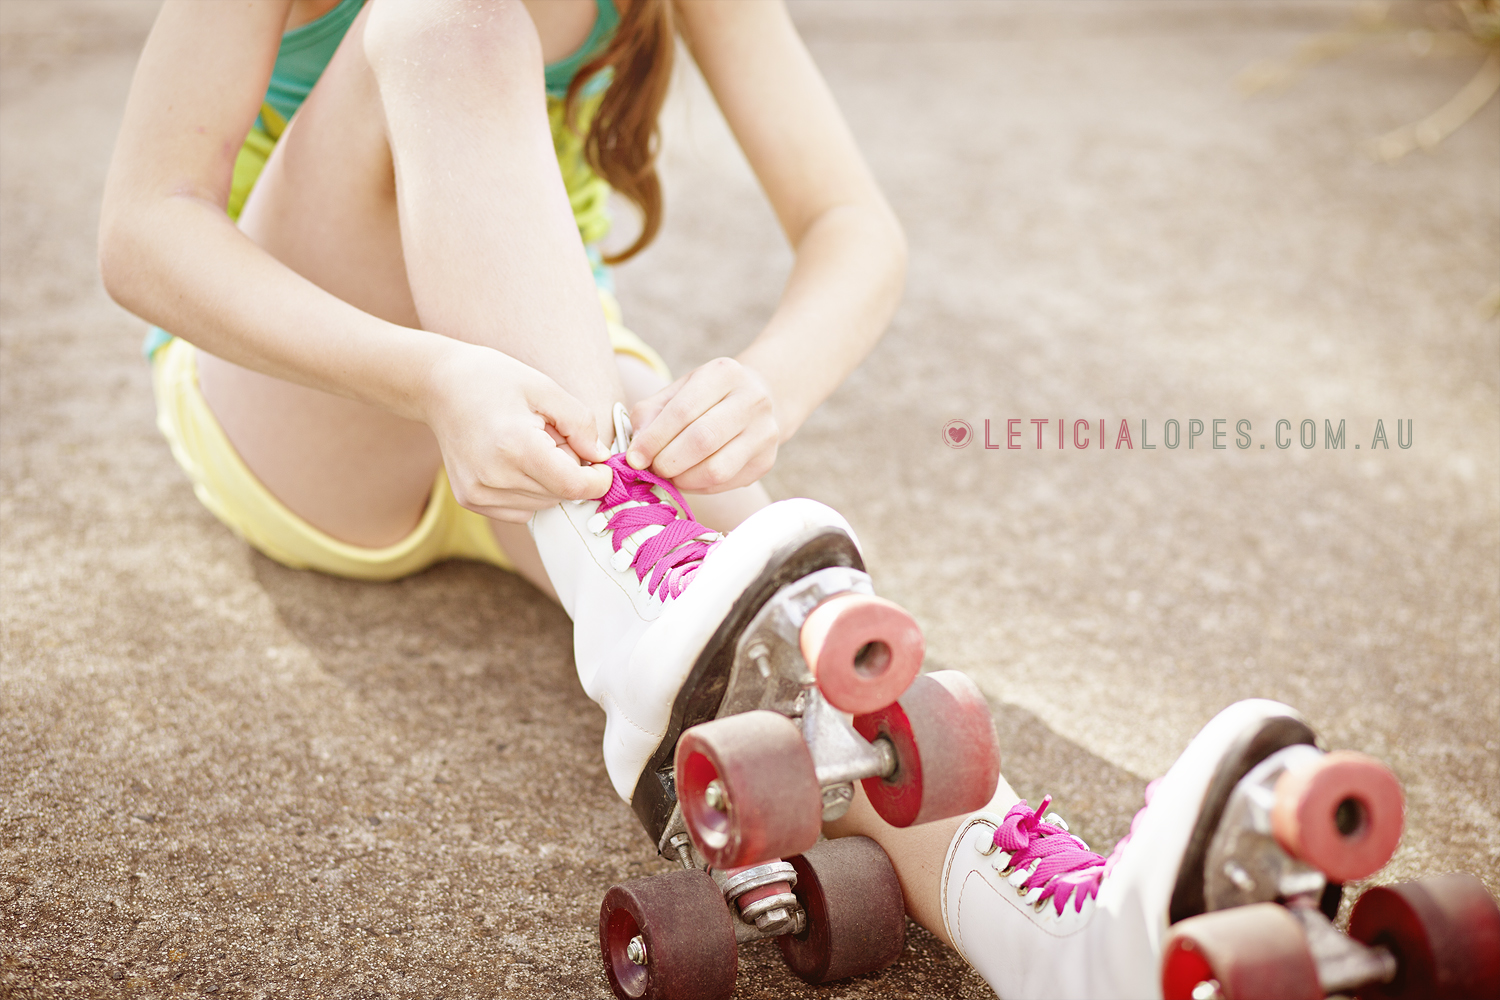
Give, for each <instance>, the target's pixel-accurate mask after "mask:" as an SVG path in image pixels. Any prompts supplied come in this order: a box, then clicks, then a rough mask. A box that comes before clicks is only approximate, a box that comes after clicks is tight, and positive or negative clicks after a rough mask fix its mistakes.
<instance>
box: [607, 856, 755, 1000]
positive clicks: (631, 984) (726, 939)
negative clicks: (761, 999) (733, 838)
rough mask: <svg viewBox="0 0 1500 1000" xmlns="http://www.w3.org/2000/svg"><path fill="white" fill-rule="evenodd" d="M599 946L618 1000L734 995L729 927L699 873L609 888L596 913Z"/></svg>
mask: <svg viewBox="0 0 1500 1000" xmlns="http://www.w3.org/2000/svg"><path fill="white" fill-rule="evenodd" d="M599 948H600V950H601V951H602V952H603V955H604V973H605V975H606V976H607V977H608V978H609V988H610V989H612V990H614V993H615V996H617V997H619V998H620V1000H728V997H729V996H730V994H732V993H733V992H734V975H735V970H736V965H737V963H738V955H737V947H736V945H735V940H734V924H733V923H732V922H731V919H730V916H729V907H727V906H726V905H724V896H723V894H722V893H720V892H719V887H718V886H717V885H715V884H714V880H713V879H712V878H711V877H710V876H709V874H708V873H707V872H701V871H696V870H694V871H677V872H668V873H667V874H665V875H653V876H652V877H650V878H641V879H635V880H633V881H630V882H626V883H624V884H622V885H616V886H612V887H611V888H610V890H609V892H608V893H606V894H605V896H604V905H603V906H602V907H600V909H599Z"/></svg>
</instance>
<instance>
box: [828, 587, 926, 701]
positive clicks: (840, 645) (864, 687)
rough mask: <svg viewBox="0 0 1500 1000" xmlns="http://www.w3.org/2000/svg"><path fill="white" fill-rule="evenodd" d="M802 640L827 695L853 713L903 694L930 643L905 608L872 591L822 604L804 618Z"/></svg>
mask: <svg viewBox="0 0 1500 1000" xmlns="http://www.w3.org/2000/svg"><path fill="white" fill-rule="evenodd" d="M801 645H802V658H803V659H804V660H806V661H807V665H808V667H810V668H811V669H812V672H813V675H814V676H816V677H817V678H818V690H820V691H822V692H823V697H824V698H827V699H828V703H829V704H830V705H832V706H833V707H834V708H837V709H839V710H840V711H844V712H853V713H855V714H859V713H861V712H873V711H875V710H876V709H877V708H884V707H885V706H887V705H889V704H890V703H891V702H893V701H895V700H896V699H897V698H899V697H901V692H902V691H905V690H906V688H907V686H908V685H909V684H911V680H912V678H913V677H915V676H917V672H918V671H920V670H921V669H922V657H923V656H924V655H925V653H926V649H927V644H926V642H925V640H923V638H922V630H921V629H920V628H918V627H917V623H916V621H915V620H914V619H913V618H912V616H911V615H910V614H909V613H908V612H907V611H906V609H905V608H903V607H901V606H900V605H898V604H893V603H891V602H890V601H887V600H886V599H885V598H883V597H875V596H873V595H871V594H839V595H838V596H836V597H830V598H829V599H828V600H826V601H824V602H823V603H822V604H819V605H818V606H817V607H816V608H814V609H813V612H812V614H810V615H808V616H807V620H806V621H805V622H803V623H802V632H801Z"/></svg>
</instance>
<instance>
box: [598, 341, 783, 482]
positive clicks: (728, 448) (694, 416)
mask: <svg viewBox="0 0 1500 1000" xmlns="http://www.w3.org/2000/svg"><path fill="white" fill-rule="evenodd" d="M630 422H631V423H632V424H633V425H634V426H635V428H636V433H635V438H634V439H633V440H632V441H631V443H630V450H629V451H628V452H626V458H627V460H628V461H629V462H630V464H631V466H633V467H634V468H637V469H644V468H646V467H648V466H649V467H650V469H651V471H652V472H654V473H656V474H657V475H658V476H661V477H662V478H664V479H670V480H672V482H673V484H674V485H676V487H677V488H678V489H680V490H688V491H691V492H694V493H722V492H724V491H725V490H732V489H735V488H736V487H739V486H749V485H750V484H751V483H753V482H755V481H756V480H758V479H759V478H760V477H761V476H763V475H765V474H766V472H767V471H768V470H769V469H770V468H771V465H772V463H773V462H775V461H776V446H777V445H778V444H779V443H780V441H781V427H780V425H779V424H778V422H777V420H776V407H775V404H774V401H773V400H772V398H771V391H770V389H769V388H768V387H767V386H766V383H765V380H764V379H762V378H761V377H760V375H758V374H756V373H755V372H754V371H752V370H751V369H749V368H747V367H745V366H744V365H742V364H740V363H739V362H738V361H736V360H734V359H733V358H715V359H714V360H713V361H710V362H708V363H707V364H705V365H702V366H700V367H698V368H695V369H694V370H693V371H691V372H689V373H688V374H686V375H684V376H683V377H682V378H680V379H678V380H677V381H676V382H673V383H672V384H671V385H669V386H667V387H666V388H665V389H663V390H662V391H661V392H658V393H657V394H656V395H654V396H649V397H647V398H646V399H643V400H641V401H640V402H639V403H637V404H636V405H635V408H634V409H633V410H632V411H631V413H630Z"/></svg>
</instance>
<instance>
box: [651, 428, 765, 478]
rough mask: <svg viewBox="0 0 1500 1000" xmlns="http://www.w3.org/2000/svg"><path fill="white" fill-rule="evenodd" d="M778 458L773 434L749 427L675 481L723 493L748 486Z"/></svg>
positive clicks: (763, 473)
mask: <svg viewBox="0 0 1500 1000" xmlns="http://www.w3.org/2000/svg"><path fill="white" fill-rule="evenodd" d="M775 461H776V442H775V439H774V437H767V436H766V435H763V434H760V433H757V432H756V431H754V430H746V431H745V432H744V433H742V434H740V435H738V436H737V437H735V438H734V439H733V440H732V441H730V442H729V443H728V444H726V445H725V446H724V447H722V448H720V449H719V450H718V451H716V452H714V453H713V454H712V455H710V456H709V457H708V458H706V459H704V460H703V461H701V462H699V463H698V464H697V465H695V466H693V467H692V468H691V469H687V470H686V471H684V472H683V473H682V474H681V475H679V476H677V477H676V478H675V479H674V480H673V481H672V482H673V485H675V486H676V487H677V488H678V489H681V490H690V491H692V492H694V493H723V492H724V491H725V490H732V489H736V488H738V487H740V486H749V485H750V484H751V483H753V482H755V481H756V480H758V479H760V477H761V476H763V475H765V474H766V473H767V472H768V471H770V468H771V466H772V465H773V464H774V463H775Z"/></svg>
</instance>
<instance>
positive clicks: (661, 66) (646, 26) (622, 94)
mask: <svg viewBox="0 0 1500 1000" xmlns="http://www.w3.org/2000/svg"><path fill="white" fill-rule="evenodd" d="M615 3H616V6H617V7H618V8H619V9H620V24H619V27H618V28H616V29H615V37H614V38H613V39H611V40H610V43H609V45H608V46H607V47H606V48H605V50H604V51H603V52H601V53H599V55H597V56H595V57H594V58H593V59H591V60H589V61H588V62H587V63H585V64H584V65H583V66H581V67H580V68H579V70H578V73H577V75H575V76H574V77H573V82H572V83H571V84H569V86H568V96H567V99H566V100H567V120H568V122H569V124H570V125H571V124H572V123H573V121H574V118H575V115H576V112H577V97H578V92H579V89H580V88H581V87H582V86H583V85H584V84H585V83H586V82H588V80H589V79H590V78H591V77H592V76H593V75H594V74H595V73H597V72H599V71H600V70H602V69H603V68H604V67H606V66H610V67H613V68H614V82H613V83H611V84H610V86H609V89H608V90H606V91H605V92H604V98H603V100H602V102H601V103H600V105H599V110H598V112H597V113H596V114H595V115H594V120H593V121H592V122H591V123H590V125H589V134H588V136H587V137H586V138H585V139H584V143H583V152H584V156H585V157H587V158H588V161H589V166H591V167H593V168H594V172H595V173H597V174H598V175H599V176H600V177H603V178H604V179H605V180H606V181H608V182H609V185H610V187H612V188H614V189H615V190H616V191H618V192H620V193H621V194H622V195H624V196H625V197H626V198H628V199H629V200H630V201H631V202H633V203H634V204H635V206H636V208H638V209H640V212H641V233H640V235H639V236H637V237H636V240H635V242H634V243H632V244H631V245H630V246H629V247H627V248H626V249H624V250H622V251H621V252H620V253H617V254H613V255H611V256H609V257H606V258H604V259H605V261H606V262H607V263H610V264H617V263H619V262H620V261H622V260H628V259H629V258H631V257H634V256H635V255H636V254H638V253H640V252H641V251H642V250H644V249H646V245H647V244H649V243H650V242H651V241H652V240H653V239H655V238H656V233H657V230H659V229H660V228H661V215H662V199H661V181H660V179H659V178H658V177H657V176H656V152H657V147H658V145H659V138H660V137H659V134H658V131H657V124H656V119H657V115H658V114H659V113H660V112H661V106H662V102H663V101H665V100H666V97H667V87H668V85H669V84H670V83H671V81H672V55H673V51H674V41H673V32H672V4H671V0H629V2H628V3H625V2H622V0H615Z"/></svg>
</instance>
